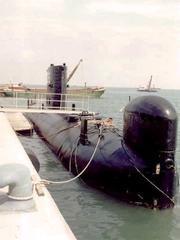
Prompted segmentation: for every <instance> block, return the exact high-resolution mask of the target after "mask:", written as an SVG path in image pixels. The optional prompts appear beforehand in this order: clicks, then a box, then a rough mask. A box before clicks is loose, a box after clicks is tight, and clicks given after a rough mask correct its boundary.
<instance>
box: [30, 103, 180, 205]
mask: <svg viewBox="0 0 180 240" xmlns="http://www.w3.org/2000/svg"><path fill="white" fill-rule="evenodd" d="M158 100H159V99H158ZM165 103H166V101H165ZM133 104H134V103H133ZM136 104H137V103H136V102H135V105H136ZM140 105H141V107H142V103H140ZM150 105H152V104H150ZM167 105H168V104H166V107H165V108H166V110H167ZM138 106H139V104H138ZM168 107H169V105H168ZM131 108H132V104H130V106H128V108H127V109H126V110H125V117H124V118H125V120H124V121H125V123H124V131H123V136H122V135H121V134H120V132H119V131H118V130H117V129H116V128H115V127H113V126H112V125H106V124H105V123H104V122H103V121H102V122H101V123H100V122H99V121H95V122H94V121H90V120H87V119H86V117H84V116H81V117H79V119H78V118H77V117H73V116H71V117H70V116H61V115H58V114H44V113H42V114H28V115H27V116H28V118H29V119H30V120H31V121H32V122H33V123H34V124H35V126H36V128H37V129H38V132H39V133H40V134H41V135H42V136H43V137H44V138H45V140H46V141H47V142H48V143H49V145H50V146H51V148H52V150H53V151H54V152H55V153H56V154H57V156H58V158H59V159H60V161H61V162H62V163H63V165H64V166H65V167H66V168H67V169H68V170H69V171H71V172H73V173H74V174H75V175H78V174H79V173H81V172H82V171H83V169H85V168H86V165H87V164H88V163H89V161H90V159H91V157H92V155H93V153H94V151H95V148H96V146H97V142H98V139H100V141H99V145H98V148H97V150H96V152H95V155H94V157H93V159H92V161H91V163H90V164H89V166H88V167H87V169H86V170H85V171H84V172H83V174H82V175H81V178H82V179H83V180H84V182H86V183H87V184H89V185H91V186H93V187H96V188H98V189H101V190H103V191H104V192H106V193H108V194H111V195H113V196H116V197H118V198H119V199H121V200H123V201H126V202H128V203H132V204H136V205H143V206H147V207H150V208H160V209H163V208H170V207H173V206H174V204H175V195H176V190H177V185H178V175H177V172H176V166H175V160H174V152H175V142H176V134H175V133H176V127H177V121H176V120H177V119H176V114H174V113H173V114H174V116H173V117H172V115H173V114H171V116H170V117H169V120H167V119H166V118H164V116H161V115H162V114H159V113H158V114H157V113H155V117H154V118H153V119H152V114H150V113H149V112H148V113H147V112H146V110H139V112H138V113H137V112H136V111H135V112H134V114H132V112H133V111H132V109H131ZM129 109H131V110H129ZM135 109H137V106H136V107H135ZM141 112H143V119H145V121H146V127H144V129H142V130H143V134H142V136H140V137H139V135H137V131H138V134H140V135H141V130H140V129H139V128H140V126H138V124H139V122H140V124H142V119H141V120H140V119H137V116H138V117H139V116H140V115H141ZM144 112H146V114H145V113H144ZM153 112H154V110H153ZM136 114H137V116H135V115H136ZM130 115H131V117H130ZM157 115H158V116H157ZM159 115H160V116H159ZM132 116H134V119H133V121H132V119H130V118H132ZM147 116H148V117H149V116H151V117H150V123H152V121H154V119H155V120H156V124H157V123H158V121H161V129H162V128H163V123H164V124H165V126H164V127H165V129H167V127H168V126H170V128H169V129H168V133H167V134H165V135H163V136H164V137H165V138H168V136H170V138H172V139H170V138H168V139H165V144H164V142H162V137H163V136H161V138H160V143H159V141H154V142H155V143H153V142H152V143H151V142H150V140H151V141H153V139H152V137H151V136H150V135H149V131H147V128H148V129H149V128H150V126H148V124H147ZM141 117H142V116H141ZM82 119H86V124H87V126H85V127H84V120H82ZM162 119H163V122H162ZM129 121H130V122H131V123H129ZM135 121H137V122H138V124H137V123H136V125H137V126H134V127H135V130H134V131H133V130H132V129H131V127H132V122H133V123H134V122H135ZM168 121H169V122H168ZM167 123H168V124H167ZM153 124H154V123H153ZM143 126H144V125H143ZM100 127H101V132H100ZM154 128H155V131H156V132H157V127H154V126H153V128H152V129H154ZM137 129H139V130H137ZM152 129H150V133H152ZM131 134H135V135H137V136H132V135H131ZM152 134H153V136H155V133H152ZM163 134H164V131H163ZM168 134H169V135H168ZM129 135H130V136H129ZM144 137H145V139H146V140H144V141H142V138H144ZM147 137H148V139H147ZM155 137H156V136H155ZM138 141H139V142H140V143H141V145H142V144H144V147H142V146H139V143H138ZM157 142H158V143H157ZM167 142H168V145H167ZM149 144H151V146H149ZM134 145H135V146H136V145H137V146H136V147H134ZM157 146H158V147H157ZM163 147H165V148H166V150H164V149H162V148H163ZM168 147H169V148H168ZM141 148H142V149H144V152H143V150H142V149H141ZM148 148H149V149H148ZM156 148H160V150H159V149H158V150H157V149H156ZM139 149H140V150H139ZM139 151H140V152H139ZM147 151H149V152H147ZM152 158H154V159H152ZM158 158H159V159H158ZM150 160H151V161H150ZM166 160H167V161H166ZM159 168H160V170H158V169H159Z"/></svg>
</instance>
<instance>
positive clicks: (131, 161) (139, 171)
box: [121, 140, 175, 204]
mask: <svg viewBox="0 0 180 240" xmlns="http://www.w3.org/2000/svg"><path fill="white" fill-rule="evenodd" d="M121 142H122V147H123V149H124V151H125V152H126V153H127V155H128V157H129V159H128V161H129V162H130V163H131V164H132V165H133V167H134V168H135V169H136V171H137V172H138V173H139V174H140V175H141V176H142V177H143V178H144V179H145V180H146V181H147V182H149V183H150V184H151V185H152V186H153V187H154V188H155V189H156V190H158V191H159V192H160V193H161V194H163V195H164V196H165V197H167V198H168V199H169V200H170V201H171V202H172V203H173V204H175V202H174V200H173V199H172V198H171V197H170V196H168V194H166V193H165V192H164V191H163V190H161V189H160V188H159V187H158V186H157V185H155V184H154V183H153V182H152V181H151V180H150V179H148V178H147V177H146V176H145V175H144V174H143V173H142V172H141V170H139V168H137V167H136V166H135V164H134V162H133V161H134V158H133V157H132V156H131V155H130V153H129V152H128V150H127V149H126V147H125V146H124V142H123V140H122V141H121Z"/></svg>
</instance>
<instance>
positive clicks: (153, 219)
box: [21, 88, 180, 240]
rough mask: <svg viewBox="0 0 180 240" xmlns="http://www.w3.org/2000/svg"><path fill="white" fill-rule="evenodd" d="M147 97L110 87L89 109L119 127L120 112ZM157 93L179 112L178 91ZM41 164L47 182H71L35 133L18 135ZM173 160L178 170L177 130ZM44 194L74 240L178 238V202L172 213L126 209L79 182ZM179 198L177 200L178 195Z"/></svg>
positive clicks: (68, 175)
mask: <svg viewBox="0 0 180 240" xmlns="http://www.w3.org/2000/svg"><path fill="white" fill-rule="evenodd" d="M145 94H146V93H141V92H137V91H136V90H135V89H118V88H116V89H113V88H109V89H107V90H106V92H105V94H104V95H103V96H102V98H100V99H93V100H92V103H91V106H90V107H91V109H92V110H95V111H97V112H101V115H102V116H103V117H113V119H114V122H115V124H116V126H118V127H120V128H121V127H122V112H121V109H122V108H123V107H124V106H125V105H126V103H127V102H128V101H129V96H131V98H134V97H136V96H138V95H145ZM152 94H157V95H160V96H163V97H165V98H166V99H168V100H169V101H170V102H171V103H172V104H173V105H174V106H175V108H176V110H177V112H178V115H179V113H180V90H160V91H159V92H158V93H152ZM21 141H22V143H23V145H24V146H26V147H29V148H31V149H32V150H33V151H34V152H35V154H36V155H37V156H38V159H39V161H40V163H41V170H40V175H41V176H42V177H43V178H48V179H52V180H64V179H69V178H72V175H71V174H70V173H68V172H67V171H66V169H65V168H64V167H63V166H62V165H61V163H60V162H59V161H58V159H57V158H56V156H55V155H54V154H53V153H52V152H51V150H50V149H49V148H48V146H47V145H46V144H45V143H44V142H43V141H42V140H41V139H40V138H39V137H38V136H37V135H36V134H34V136H33V137H31V138H28V137H21ZM176 159H177V163H178V167H179V166H180V132H179V131H178V141H177V153H176ZM49 191H50V193H51V194H52V196H53V198H54V200H55V202H56V203H57V205H58V207H59V209H60V211H61V213H62V214H63V216H64V218H65V219H66V221H67V223H68V224H69V226H70V228H71V229H72V231H73V232H74V234H75V236H76V237H77V239H79V240H85V239H86V240H96V239H97V240H106V239H107V240H144V239H146V240H170V239H171V240H179V235H180V200H178V203H177V205H176V207H175V208H174V209H168V210H164V211H153V210H150V209H146V208H142V207H134V206H129V205H127V204H125V203H122V202H120V201H118V200H115V199H114V198H112V197H110V196H107V195H106V194H104V193H102V192H100V191H97V190H95V189H93V188H91V187H88V186H87V185H86V184H85V183H83V182H82V181H75V182H72V183H69V184H64V185H59V186H57V185H56V186H50V187H49ZM178 199H180V198H179V197H178Z"/></svg>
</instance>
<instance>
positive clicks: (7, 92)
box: [0, 83, 30, 97]
mask: <svg viewBox="0 0 180 240" xmlns="http://www.w3.org/2000/svg"><path fill="white" fill-rule="evenodd" d="M29 91H30V89H29V88H28V87H26V86H25V85H24V84H23V83H12V84H3V85H1V86H0V92H1V93H2V95H3V96H5V97H13V96H14V94H16V93H26V92H29Z"/></svg>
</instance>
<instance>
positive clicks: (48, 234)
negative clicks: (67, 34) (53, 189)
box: [0, 112, 76, 240]
mask: <svg viewBox="0 0 180 240" xmlns="http://www.w3.org/2000/svg"><path fill="white" fill-rule="evenodd" d="M0 123H1V124H0V132H1V134H0V167H2V166H3V165H6V164H22V165H24V166H26V167H27V168H28V169H29V171H30V174H31V178H32V179H33V181H34V180H35V181H37V182H38V181H39V180H40V177H39V175H38V174H37V172H36V170H35V169H34V167H33V165H32V164H31V161H30V159H29V157H28V155H27V154H26V152H25V150H24V148H23V146H22V145H21V143H20V141H19V139H18V138H17V136H16V134H15V132H14V130H13V129H12V127H11V125H10V122H9V121H8V119H7V116H6V114H5V113H2V112H0ZM14 171H15V169H14ZM0 181H1V183H2V181H3V179H2V176H0ZM41 188H42V191H41V194H39V193H38V191H36V190H33V199H32V201H33V203H34V205H33V207H32V208H31V209H28V210H26V209H24V210H22V209H23V207H24V206H25V204H26V202H27V201H26V200H21V201H19V200H12V199H10V198H9V197H8V195H7V194H8V191H9V189H8V186H7V187H3V188H0V214H1V218H0V236H1V239H6V240H15V239H16V240H25V239H26V240H35V239H43V240H75V239H76V238H75V236H74V234H73V233H72V231H71V230H70V228H69V226H68V225H67V223H66V222H65V220H64V218H63V216H62V215H61V213H60V211H59V210H58V208H57V206H56V204H55V202H54V200H53V199H52V197H51V195H50V193H49V192H48V190H47V189H46V187H44V186H42V187H41Z"/></svg>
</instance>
